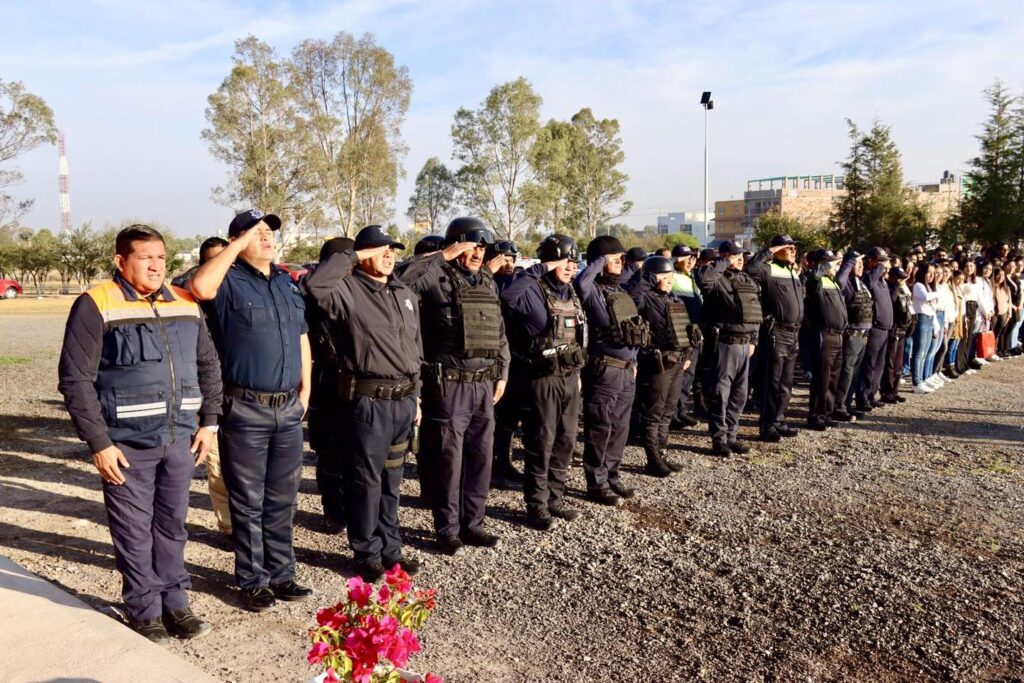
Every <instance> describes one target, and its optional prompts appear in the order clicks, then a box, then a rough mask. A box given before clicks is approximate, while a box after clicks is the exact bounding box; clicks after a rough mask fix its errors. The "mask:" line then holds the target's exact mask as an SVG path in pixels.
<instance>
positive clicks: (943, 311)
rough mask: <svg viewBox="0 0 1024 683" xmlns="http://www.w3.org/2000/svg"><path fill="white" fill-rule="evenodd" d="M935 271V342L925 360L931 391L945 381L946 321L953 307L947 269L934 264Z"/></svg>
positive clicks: (927, 379)
mask: <svg viewBox="0 0 1024 683" xmlns="http://www.w3.org/2000/svg"><path fill="white" fill-rule="evenodd" d="M934 270H935V293H936V294H937V295H938V301H936V303H935V331H936V335H935V341H934V342H933V343H932V348H931V350H930V353H931V355H930V357H928V358H926V359H925V374H924V376H925V382H927V383H928V384H930V385H931V386H932V389H938V388H940V387H942V386H943V385H944V384H945V383H946V382H947V381H949V380H947V379H946V377H945V376H944V375H943V374H942V359H943V353H944V351H945V349H946V340H947V338H948V333H949V330H948V329H947V327H948V321H949V318H950V309H951V308H952V307H953V292H952V290H951V289H950V288H949V273H950V271H949V269H948V268H947V267H946V266H944V265H942V264H936V265H935V266H934Z"/></svg>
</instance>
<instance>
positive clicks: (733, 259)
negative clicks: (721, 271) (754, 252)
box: [729, 254, 743, 270]
mask: <svg viewBox="0 0 1024 683" xmlns="http://www.w3.org/2000/svg"><path fill="white" fill-rule="evenodd" d="M729 267H730V268H732V269H733V270H743V254H730V255H729Z"/></svg>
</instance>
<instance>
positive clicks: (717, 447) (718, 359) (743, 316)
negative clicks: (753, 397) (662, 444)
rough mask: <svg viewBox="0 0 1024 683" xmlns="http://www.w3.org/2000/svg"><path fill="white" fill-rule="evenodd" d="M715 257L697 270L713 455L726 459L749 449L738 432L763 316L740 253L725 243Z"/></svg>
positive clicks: (756, 291)
mask: <svg viewBox="0 0 1024 683" xmlns="http://www.w3.org/2000/svg"><path fill="white" fill-rule="evenodd" d="M718 253H719V257H718V259H717V260H715V261H714V262H713V263H711V264H710V265H707V266H704V267H703V268H699V269H698V270H697V284H698V285H699V286H700V291H701V292H702V293H703V294H704V309H703V312H704V316H705V319H706V320H707V321H708V326H709V328H708V336H709V339H708V340H707V343H708V344H709V345H710V352H709V360H710V362H711V364H712V365H711V368H709V372H708V375H709V380H710V381H709V386H708V392H709V394H710V398H711V401H710V405H709V406H708V411H709V412H710V414H711V419H710V423H709V427H710V432H711V442H712V453H714V454H715V455H718V456H722V457H728V456H729V455H730V454H731V453H741V454H742V453H747V452H749V451H750V447H749V446H747V445H745V444H744V443H743V442H741V441H740V440H739V435H738V430H739V424H740V415H741V414H742V413H743V408H744V406H745V405H746V403H747V376H748V372H749V369H750V356H751V354H753V352H754V342H755V341H756V339H757V332H758V328H759V327H760V325H761V319H762V316H761V302H760V299H759V294H758V287H757V283H756V282H754V280H753V278H751V277H750V276H749V275H747V274H746V273H744V272H743V250H742V249H741V248H740V247H738V246H736V244H735V243H734V242H730V241H725V242H723V243H722V245H721V246H720V247H719V248H718Z"/></svg>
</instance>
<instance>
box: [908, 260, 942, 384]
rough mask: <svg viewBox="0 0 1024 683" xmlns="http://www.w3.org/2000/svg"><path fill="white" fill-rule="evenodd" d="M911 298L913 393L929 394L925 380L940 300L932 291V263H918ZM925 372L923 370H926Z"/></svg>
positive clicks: (933, 345) (934, 339) (933, 283)
mask: <svg viewBox="0 0 1024 683" xmlns="http://www.w3.org/2000/svg"><path fill="white" fill-rule="evenodd" d="M914 279H915V283H914V289H913V291H912V293H911V294H912V296H911V302H912V304H913V306H914V313H916V314H917V327H916V328H915V329H914V351H913V354H912V356H911V360H910V376H911V381H912V382H913V384H914V393H916V394H930V393H932V392H933V391H935V388H934V387H933V386H931V385H929V384H926V383H925V379H927V378H928V377H929V376H931V368H930V367H929V365H930V361H932V360H934V359H935V351H936V349H935V342H936V340H937V339H938V330H937V329H936V328H935V307H936V305H937V304H938V302H939V294H938V292H936V291H935V267H934V266H932V264H930V263H920V264H918V267H917V274H916V275H915V278H914ZM926 372H927V373H928V374H925V373H926Z"/></svg>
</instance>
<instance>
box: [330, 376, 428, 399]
mask: <svg viewBox="0 0 1024 683" xmlns="http://www.w3.org/2000/svg"><path fill="white" fill-rule="evenodd" d="M415 389H416V385H415V384H413V383H412V382H398V383H395V382H387V381H385V380H375V379H357V378H355V377H351V376H348V375H342V376H340V377H339V379H338V391H339V392H340V393H341V396H342V398H346V399H348V400H350V401H351V400H352V399H353V398H355V397H356V396H368V397H369V398H379V399H383V400H385V401H401V400H402V399H403V398H408V397H410V396H412V395H413V392H414V391H415Z"/></svg>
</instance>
